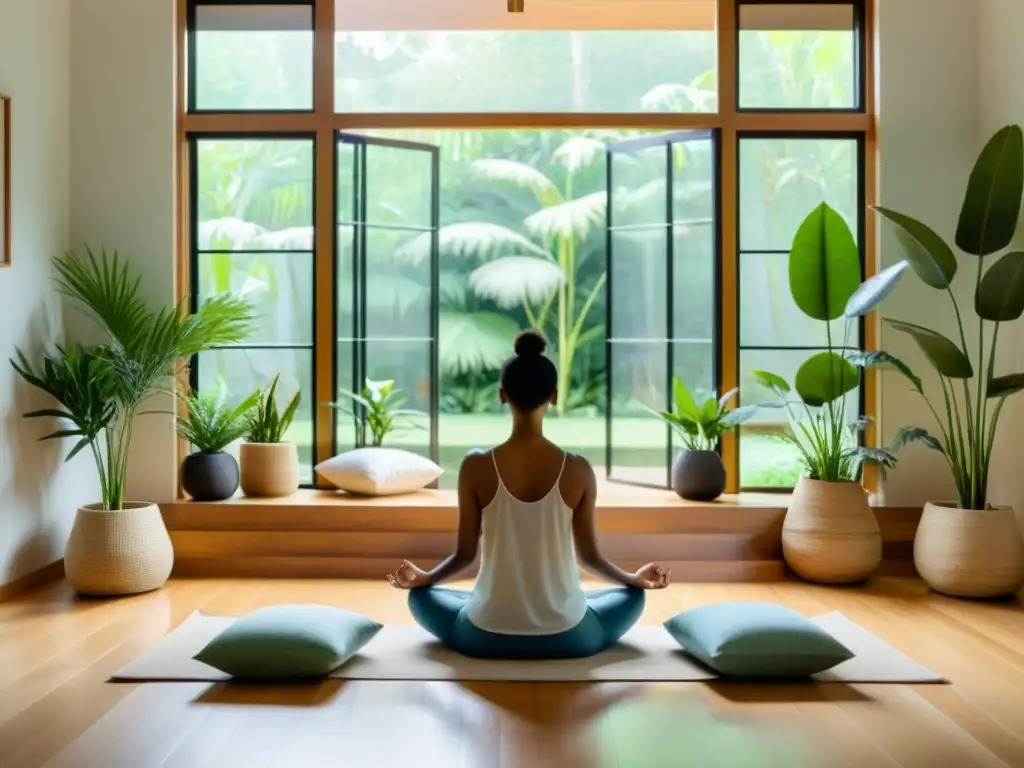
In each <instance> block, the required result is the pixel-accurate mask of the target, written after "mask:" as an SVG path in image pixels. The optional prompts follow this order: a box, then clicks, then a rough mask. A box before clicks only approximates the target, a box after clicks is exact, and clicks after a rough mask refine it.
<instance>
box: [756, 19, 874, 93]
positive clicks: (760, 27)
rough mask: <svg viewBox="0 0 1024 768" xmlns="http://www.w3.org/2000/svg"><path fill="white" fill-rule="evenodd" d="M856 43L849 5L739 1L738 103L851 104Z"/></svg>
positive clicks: (854, 88) (854, 76)
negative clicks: (740, 3) (762, 3)
mask: <svg viewBox="0 0 1024 768" xmlns="http://www.w3.org/2000/svg"><path fill="white" fill-rule="evenodd" d="M856 47H857V40H856V33H855V32H854V10H853V5H837V4H832V5H824V4H822V5H815V4H810V3H800V4H796V3H793V4H771V5H769V4H765V5H741V6H740V34H739V102H740V107H741V108H745V109H758V108H776V109H851V108H853V107H856V106H857V77H856V61H857V56H856V53H855V52H856Z"/></svg>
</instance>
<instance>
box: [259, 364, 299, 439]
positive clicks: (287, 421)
mask: <svg viewBox="0 0 1024 768" xmlns="http://www.w3.org/2000/svg"><path fill="white" fill-rule="evenodd" d="M280 378H281V375H280V374H278V375H277V376H275V377H274V380H273V381H272V382H270V386H269V387H267V388H266V389H262V390H258V391H257V392H255V393H254V394H253V398H254V400H255V402H254V403H253V405H252V406H251V407H250V409H249V411H248V414H247V416H246V422H245V440H246V442H249V443H281V442H284V434H285V432H287V431H288V427H290V426H291V424H292V419H294V418H295V412H296V411H297V410H298V408H299V399H300V397H301V395H302V393H301V392H296V393H295V397H293V398H292V399H291V402H290V403H288V406H287V407H286V408H285V409H284V413H279V412H278V409H277V382H278V380H279V379H280Z"/></svg>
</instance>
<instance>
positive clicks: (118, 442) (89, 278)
mask: <svg viewBox="0 0 1024 768" xmlns="http://www.w3.org/2000/svg"><path fill="white" fill-rule="evenodd" d="M54 265H55V267H56V271H57V278H56V282H57V288H58V290H59V291H60V292H61V293H62V294H64V295H65V296H68V297H69V298H71V299H73V300H75V301H77V302H78V303H79V304H81V305H82V306H83V308H84V309H85V310H86V311H87V312H88V314H89V315H90V316H91V317H92V318H93V319H94V320H95V321H96V322H97V323H98V325H99V327H100V329H101V330H102V331H103V333H104V335H105V336H106V340H105V341H104V343H102V344H98V345H95V346H92V347H75V348H72V349H70V350H64V349H59V350H58V354H57V355H56V356H47V357H46V358H45V359H44V361H43V364H42V366H41V367H40V368H39V369H35V368H33V367H32V366H31V365H30V364H29V363H28V360H27V359H26V357H25V355H24V354H23V353H22V352H21V350H17V356H18V361H17V362H14V361H12V364H13V365H14V368H15V370H16V371H17V372H18V373H19V374H20V375H21V376H22V378H24V379H25V380H26V381H27V382H28V383H29V384H32V385H33V386H35V387H37V388H39V389H41V390H43V391H44V392H47V393H48V394H49V395H50V396H51V397H53V398H54V399H55V400H56V401H57V402H58V403H59V404H60V406H61V407H60V408H58V409H48V410H45V411H35V412H32V413H28V414H26V416H27V417H39V416H52V417H56V418H58V419H62V420H64V421H66V422H67V423H69V424H70V425H71V427H72V428H70V429H63V430H59V431H58V432H55V433H53V434H51V435H48V436H47V437H46V438H43V439H50V438H55V437H78V438H79V440H78V442H77V443H76V444H75V446H74V447H73V448H72V449H71V451H70V452H69V454H68V459H70V458H71V457H73V456H74V455H76V454H77V453H78V452H79V451H82V450H84V449H85V448H86V447H91V449H92V454H93V458H94V460H95V462H96V469H97V473H98V474H99V479H100V490H101V494H102V497H103V499H102V501H103V507H104V509H108V510H120V509H123V508H124V490H125V481H126V478H127V474H128V449H129V447H130V445H131V439H132V428H133V426H134V422H135V417H136V415H138V413H139V407H140V406H141V404H142V403H143V401H145V400H146V399H147V398H148V397H150V396H151V395H154V394H160V393H166V392H169V391H170V390H171V388H172V386H173V381H174V377H175V376H176V375H177V374H178V373H180V369H181V366H182V364H183V363H186V362H187V361H188V360H189V359H190V358H192V357H193V356H194V355H196V354H198V353H199V352H202V351H203V350H206V349H210V348H211V347H214V346H220V345H225V344H234V343H238V342H240V341H242V340H243V339H244V338H245V337H246V336H247V335H248V333H249V329H250V326H251V322H252V311H251V307H250V305H249V304H248V302H246V301H245V300H243V299H239V298H237V297H233V296H228V295H222V296H213V297H210V298H209V299H207V300H206V301H204V302H203V305H202V306H201V307H200V308H199V309H198V310H197V311H196V312H195V313H192V314H189V312H188V310H187V304H186V302H181V303H179V304H177V305H174V306H171V307H163V308H160V309H153V308H151V307H149V306H148V305H147V304H146V303H145V302H144V301H143V300H142V297H141V296H140V293H139V286H140V282H141V280H140V278H139V277H138V276H136V275H133V274H132V272H131V271H130V270H129V267H128V265H127V264H125V263H122V262H121V261H120V259H119V257H118V254H117V252H116V251H115V252H114V254H113V256H112V257H108V255H107V252H106V250H103V251H102V253H101V255H100V256H99V257H97V256H96V255H95V254H94V253H93V252H92V250H91V249H89V248H88V247H87V248H86V256H85V257H80V256H77V255H75V254H74V253H67V254H65V255H64V256H59V257H56V258H55V259H54ZM101 438H102V443H103V444H102V446H101V445H100V443H101Z"/></svg>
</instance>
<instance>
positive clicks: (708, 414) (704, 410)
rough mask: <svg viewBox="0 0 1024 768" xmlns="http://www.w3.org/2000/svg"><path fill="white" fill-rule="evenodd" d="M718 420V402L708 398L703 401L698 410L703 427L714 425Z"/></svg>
mask: <svg viewBox="0 0 1024 768" xmlns="http://www.w3.org/2000/svg"><path fill="white" fill-rule="evenodd" d="M717 420H718V400H717V399H716V398H714V397H710V398H708V399H707V400H705V401H704V405H703V406H701V409H700V423H701V424H702V425H704V426H705V427H707V426H709V425H711V424H714V423H715V422H716V421H717Z"/></svg>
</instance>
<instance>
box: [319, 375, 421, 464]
mask: <svg viewBox="0 0 1024 768" xmlns="http://www.w3.org/2000/svg"><path fill="white" fill-rule="evenodd" d="M338 394H340V395H341V396H342V397H344V398H346V400H347V402H346V403H344V404H342V403H328V405H329V406H330V407H331V408H334V409H336V410H339V411H341V412H342V413H347V414H349V415H350V416H352V422H353V424H354V425H355V432H356V447H357V448H363V447H365V446H366V445H367V442H366V433H367V431H369V433H370V440H371V442H370V445H372V446H373V447H375V448H379V447H380V446H382V445H383V444H384V439H385V438H386V437H387V436H388V435H389V434H390V433H391V432H394V431H397V430H399V429H418V428H421V425H419V424H416V423H415V422H411V423H410V422H408V421H406V419H409V418H411V417H425V416H427V414H425V413H423V412H422V411H416V410H412V409H409V408H403V407H402V406H403V405H405V403H406V402H407V401H408V398H407V397H406V396H405V393H404V391H403V390H401V389H395V382H394V381H372V380H370V379H367V380H366V384H365V385H363V391H362V393H361V394H356V393H355V392H346V391H341V392H339V393H338Z"/></svg>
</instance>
